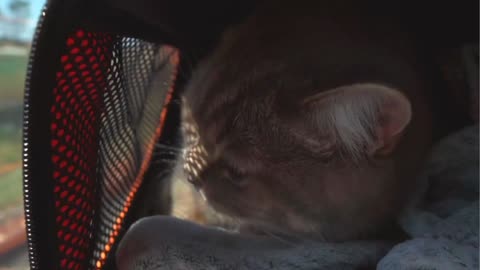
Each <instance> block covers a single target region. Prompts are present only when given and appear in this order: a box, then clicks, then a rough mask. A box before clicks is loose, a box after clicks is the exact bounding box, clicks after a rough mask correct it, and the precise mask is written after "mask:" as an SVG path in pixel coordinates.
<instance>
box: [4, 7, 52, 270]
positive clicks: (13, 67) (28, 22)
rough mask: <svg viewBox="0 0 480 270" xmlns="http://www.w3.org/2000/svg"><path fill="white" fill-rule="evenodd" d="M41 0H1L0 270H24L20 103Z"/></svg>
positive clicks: (25, 257) (26, 259)
mask: <svg viewBox="0 0 480 270" xmlns="http://www.w3.org/2000/svg"><path fill="white" fill-rule="evenodd" d="M44 2H45V0H0V270H5V269H29V266H28V258H27V247H26V237H25V225H24V224H25V223H24V220H23V205H22V204H23V201H22V173H21V149H22V145H21V143H22V135H21V134H22V133H21V129H22V102H23V88H24V82H25V74H26V69H27V63H28V55H29V51H30V45H31V40H32V38H33V33H34V31H35V26H36V23H37V20H38V18H39V16H40V12H41V9H42V7H43V5H44Z"/></svg>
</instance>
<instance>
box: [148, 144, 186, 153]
mask: <svg viewBox="0 0 480 270" xmlns="http://www.w3.org/2000/svg"><path fill="white" fill-rule="evenodd" d="M155 148H158V149H169V150H172V151H176V152H181V151H182V150H183V148H182V147H177V146H172V145H167V144H162V143H156V144H155Z"/></svg>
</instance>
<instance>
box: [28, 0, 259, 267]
mask: <svg viewBox="0 0 480 270" xmlns="http://www.w3.org/2000/svg"><path fill="white" fill-rule="evenodd" d="M226 2H227V3H226ZM253 4H254V1H253V0H250V1H188V0H178V1H164V0H159V1H148V0H142V1H128V0H97V1H92V0H69V1H61V0H51V1H49V2H47V4H46V5H45V7H44V9H43V11H42V15H41V17H40V20H39V23H38V26H37V30H36V34H35V37H34V41H33V44H32V51H31V56H30V62H29V68H28V72H27V81H26V91H25V107H24V131H23V135H24V141H23V143H24V151H23V162H24V163H23V171H24V203H25V217H26V227H27V237H28V250H29V257H30V265H31V268H32V269H41V270H43V269H94V268H96V269H108V268H110V269H111V268H114V264H113V262H114V260H113V257H114V256H112V254H114V250H115V248H116V244H117V243H118V242H119V239H120V238H121V237H122V234H123V233H124V231H125V229H126V228H128V226H129V224H131V223H132V222H133V221H135V220H136V219H137V218H139V217H141V216H142V215H144V214H142V211H141V210H142V208H144V206H145V204H146V201H145V200H144V197H145V196H142V194H143V193H142V192H145V190H146V189H148V188H147V187H148V186H149V183H148V182H149V180H151V179H155V177H153V176H155V175H156V174H158V171H159V170H162V167H161V166H155V170H153V169H152V168H150V167H149V164H150V162H151V160H152V154H153V150H154V145H155V144H156V142H157V141H159V140H160V141H162V142H165V143H175V139H176V136H175V135H176V134H177V133H176V132H177V126H178V122H179V121H178V111H179V106H178V103H177V102H176V100H177V98H178V95H179V91H180V90H181V88H182V85H183V84H184V83H185V81H186V79H187V78H188V76H189V73H190V71H191V69H192V67H194V66H195V64H196V60H197V59H200V58H201V57H202V56H203V55H205V54H206V53H207V52H208V51H209V49H210V48H212V46H213V45H214V43H215V40H216V39H217V38H218V33H220V32H221V31H222V30H223V29H224V27H225V26H227V25H229V24H231V23H234V22H235V21H237V20H239V19H241V18H242V17H243V16H244V15H245V14H247V13H248V11H249V10H250V8H251V7H252V5H253ZM207 30H208V31H207ZM144 180H145V181H144Z"/></svg>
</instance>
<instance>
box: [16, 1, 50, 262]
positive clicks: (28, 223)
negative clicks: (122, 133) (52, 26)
mask: <svg viewBox="0 0 480 270" xmlns="http://www.w3.org/2000/svg"><path fill="white" fill-rule="evenodd" d="M50 2H51V1H47V3H46V4H45V5H44V6H43V8H42V11H41V13H40V17H39V19H38V22H37V26H36V28H35V32H34V35H33V39H32V44H31V48H30V54H29V57H28V66H27V73H26V78H25V88H24V89H25V90H24V91H25V92H24V99H23V101H24V105H23V133H22V136H23V139H22V143H23V151H22V162H23V203H24V204H23V206H24V211H25V227H26V233H27V244H28V259H29V262H30V269H32V270H35V269H38V262H37V247H36V243H35V238H34V236H35V226H34V225H33V221H32V215H31V203H32V202H31V199H30V198H31V193H32V191H31V184H30V179H31V177H32V175H30V172H29V169H30V162H31V161H30V148H29V147H30V136H31V134H30V126H31V123H30V108H29V106H30V80H31V74H32V68H33V66H34V62H35V58H36V47H37V39H38V37H39V34H40V30H41V29H42V25H43V21H44V18H45V15H46V13H47V10H48V6H49V3H50Z"/></svg>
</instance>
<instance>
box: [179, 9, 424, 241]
mask: <svg viewBox="0 0 480 270" xmlns="http://www.w3.org/2000/svg"><path fill="white" fill-rule="evenodd" d="M360 2H361V3H360ZM362 3H364V2H363V1H329V2H327V1H309V0H298V1H294V2H291V1H272V2H270V1H265V2H264V3H263V4H262V5H260V7H258V8H257V9H256V10H255V11H254V12H253V13H252V14H251V15H250V16H249V17H248V18H247V19H246V20H245V21H244V22H243V23H240V24H238V25H235V26H232V27H231V28H230V29H228V30H227V31H225V33H224V34H223V37H222V39H221V41H220V42H219V44H218V46H217V48H216V49H215V50H213V52H212V54H211V55H209V56H208V57H206V58H205V59H203V61H202V62H201V64H200V65H199V66H198V68H197V69H196V71H195V72H194V74H193V77H192V79H191V81H190V82H189V84H188V86H187V87H186V89H185V92H184V95H183V98H182V133H183V137H184V149H183V155H182V157H181V161H180V163H181V167H182V168H183V174H184V175H185V177H186V178H187V179H188V181H189V182H190V183H191V184H192V185H193V186H194V187H195V189H196V190H197V192H198V194H200V195H199V196H201V197H203V198H204V199H205V204H206V205H207V206H209V207H211V208H212V209H213V211H214V212H215V213H217V214H218V215H220V216H224V217H226V218H227V219H228V220H234V221H235V223H236V224H238V225H239V226H240V230H244V231H247V232H250V231H263V232H268V233H271V234H282V235H295V236H299V237H308V238H314V239H321V240H328V241H344V240H349V239H358V238H364V237H367V236H369V235H371V234H373V233H375V232H376V231H378V230H381V229H382V228H384V227H386V226H387V225H388V224H390V223H391V222H392V221H393V220H394V219H395V217H396V216H397V215H398V214H399V213H400V211H401V210H402V209H403V208H404V207H405V205H406V203H407V202H408V200H409V199H410V196H409V194H411V193H412V192H413V189H414V188H415V186H416V182H415V175H416V173H417V170H418V169H419V167H420V166H421V165H422V162H423V159H424V157H425V154H426V152H427V151H428V148H429V146H430V113H429V104H428V103H427V97H426V94H425V92H426V90H428V89H430V88H431V85H430V84H429V80H428V78H427V77H428V75H427V72H426V68H425V67H424V66H423V65H422V61H421V60H420V59H421V58H420V56H421V54H420V48H419V47H418V46H417V44H416V42H415V41H414V40H415V39H414V37H412V36H410V35H409V34H408V31H406V29H403V28H402V26H401V25H402V22H401V21H400V20H398V17H396V16H395V15H394V14H393V13H394V12H393V11H392V13H389V10H388V8H387V9H382V10H381V11H379V10H377V9H376V8H372V6H368V5H363V4H362ZM187 218H188V217H187ZM191 219H195V218H193V217H191ZM203 223H207V224H208V221H205V220H204V221H203Z"/></svg>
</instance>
